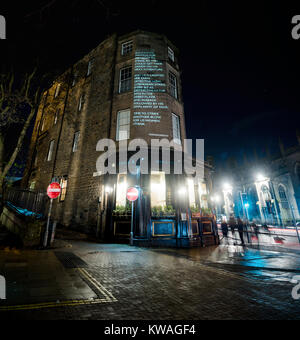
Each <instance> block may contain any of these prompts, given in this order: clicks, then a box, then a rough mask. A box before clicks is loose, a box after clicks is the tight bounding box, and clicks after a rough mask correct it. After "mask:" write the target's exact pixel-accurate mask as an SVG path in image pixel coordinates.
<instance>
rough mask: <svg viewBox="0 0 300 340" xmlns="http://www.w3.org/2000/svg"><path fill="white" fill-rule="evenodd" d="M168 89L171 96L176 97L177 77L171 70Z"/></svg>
mask: <svg viewBox="0 0 300 340" xmlns="http://www.w3.org/2000/svg"><path fill="white" fill-rule="evenodd" d="M169 91H170V94H171V96H172V97H174V98H176V99H178V91H177V78H176V76H175V75H174V74H173V73H172V72H169Z"/></svg>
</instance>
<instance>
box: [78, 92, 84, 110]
mask: <svg viewBox="0 0 300 340" xmlns="http://www.w3.org/2000/svg"><path fill="white" fill-rule="evenodd" d="M83 104H84V94H82V95H81V96H80V98H79V104H78V111H79V112H81V110H82V108H83Z"/></svg>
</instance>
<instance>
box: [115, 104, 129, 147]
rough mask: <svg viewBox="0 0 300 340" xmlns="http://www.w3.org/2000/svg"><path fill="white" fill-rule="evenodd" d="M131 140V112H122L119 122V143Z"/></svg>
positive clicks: (119, 115) (119, 114)
mask: <svg viewBox="0 0 300 340" xmlns="http://www.w3.org/2000/svg"><path fill="white" fill-rule="evenodd" d="M129 138H130V110H125V111H120V112H119V113H118V122H117V141H122V140H128V139H129Z"/></svg>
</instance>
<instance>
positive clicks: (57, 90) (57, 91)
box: [54, 84, 61, 98]
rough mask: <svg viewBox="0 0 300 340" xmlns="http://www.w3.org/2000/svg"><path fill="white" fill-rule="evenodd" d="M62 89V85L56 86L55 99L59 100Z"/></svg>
mask: <svg viewBox="0 0 300 340" xmlns="http://www.w3.org/2000/svg"><path fill="white" fill-rule="evenodd" d="M60 87H61V84H58V85H57V86H56V90H55V94H54V98H57V97H58V95H59V92H60Z"/></svg>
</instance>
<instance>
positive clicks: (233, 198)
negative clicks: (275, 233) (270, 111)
mask: <svg viewBox="0 0 300 340" xmlns="http://www.w3.org/2000/svg"><path fill="white" fill-rule="evenodd" d="M297 140H298V145H295V146H293V147H289V148H286V147H285V146H284V144H283V143H282V141H280V143H279V150H280V152H279V153H278V154H275V155H271V154H270V152H269V151H267V155H266V157H265V158H259V157H258V156H257V154H256V157H255V160H253V161H249V160H247V159H245V161H244V163H243V164H240V165H237V162H234V163H235V164H232V163H231V164H230V174H229V173H228V174H227V177H228V178H229V179H230V180H229V182H230V185H228V184H227V188H220V190H223V193H224V202H225V214H226V215H227V216H229V215H230V214H232V213H234V214H235V215H236V216H237V215H238V216H241V217H244V218H248V219H249V220H253V219H255V220H257V221H260V222H261V223H267V224H273V225H282V226H292V225H295V223H296V222H299V221H300V133H299V132H297ZM222 177H223V178H224V177H226V175H224V173H223V174H222Z"/></svg>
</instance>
